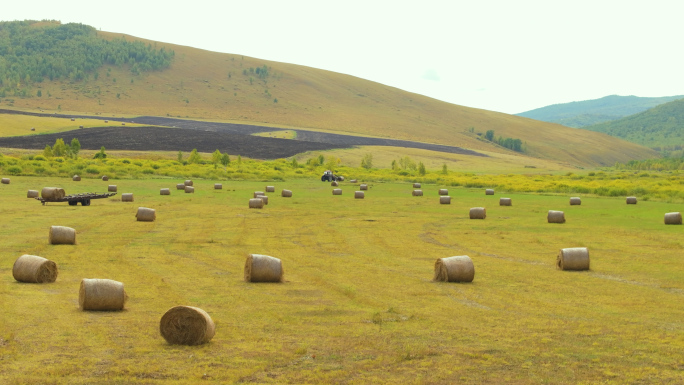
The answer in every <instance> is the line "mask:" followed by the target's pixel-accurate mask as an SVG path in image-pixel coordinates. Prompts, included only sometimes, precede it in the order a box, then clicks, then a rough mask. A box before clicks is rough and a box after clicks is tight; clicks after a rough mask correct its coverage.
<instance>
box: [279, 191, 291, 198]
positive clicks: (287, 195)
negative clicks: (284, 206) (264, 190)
mask: <svg viewBox="0 0 684 385" xmlns="http://www.w3.org/2000/svg"><path fill="white" fill-rule="evenodd" d="M280 196H282V197H283V198H292V191H290V190H283V191H281V193H280Z"/></svg>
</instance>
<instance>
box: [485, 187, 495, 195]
mask: <svg viewBox="0 0 684 385" xmlns="http://www.w3.org/2000/svg"><path fill="white" fill-rule="evenodd" d="M485 195H494V189H491V188H488V189H486V190H485Z"/></svg>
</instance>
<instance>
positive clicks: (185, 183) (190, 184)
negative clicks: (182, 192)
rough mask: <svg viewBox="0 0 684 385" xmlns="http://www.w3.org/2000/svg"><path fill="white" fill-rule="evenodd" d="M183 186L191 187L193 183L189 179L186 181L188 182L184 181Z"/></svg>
mask: <svg viewBox="0 0 684 385" xmlns="http://www.w3.org/2000/svg"><path fill="white" fill-rule="evenodd" d="M183 184H184V185H186V186H192V184H193V183H192V181H191V180H190V179H188V180H186V181H185V182H184V183H183Z"/></svg>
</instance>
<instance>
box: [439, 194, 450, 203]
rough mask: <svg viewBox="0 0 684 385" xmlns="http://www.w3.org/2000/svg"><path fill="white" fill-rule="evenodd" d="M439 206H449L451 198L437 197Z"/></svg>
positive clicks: (445, 196) (446, 196)
mask: <svg viewBox="0 0 684 385" xmlns="http://www.w3.org/2000/svg"><path fill="white" fill-rule="evenodd" d="M439 204H440V205H450V204H451V197H450V196H448V195H442V196H441V197H439Z"/></svg>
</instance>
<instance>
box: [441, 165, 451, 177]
mask: <svg viewBox="0 0 684 385" xmlns="http://www.w3.org/2000/svg"><path fill="white" fill-rule="evenodd" d="M442 174H444V175H448V174H449V171H448V170H447V165H446V163H444V164H443V165H442Z"/></svg>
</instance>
